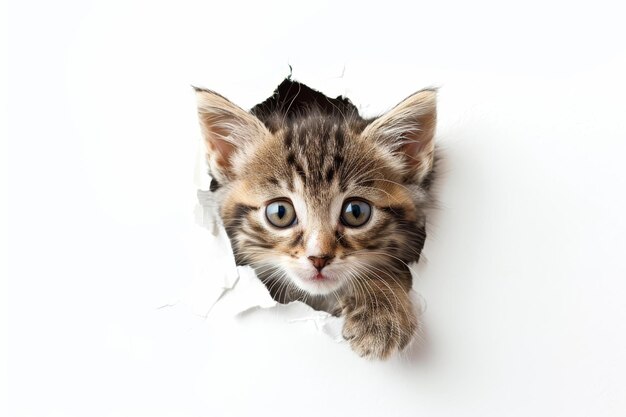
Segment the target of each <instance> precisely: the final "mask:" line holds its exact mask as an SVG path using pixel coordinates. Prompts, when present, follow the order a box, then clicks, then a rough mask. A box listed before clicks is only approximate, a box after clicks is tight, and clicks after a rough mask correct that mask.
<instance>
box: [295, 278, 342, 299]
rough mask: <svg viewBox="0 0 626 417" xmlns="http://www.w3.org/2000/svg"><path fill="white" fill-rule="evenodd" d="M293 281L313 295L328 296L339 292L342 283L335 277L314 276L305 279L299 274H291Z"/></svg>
mask: <svg viewBox="0 0 626 417" xmlns="http://www.w3.org/2000/svg"><path fill="white" fill-rule="evenodd" d="M289 276H290V278H291V280H292V281H293V282H294V284H296V285H297V286H298V288H300V289H301V290H303V291H306V292H307V293H309V294H311V295H327V294H331V293H332V292H333V291H337V290H339V288H340V287H341V285H342V283H341V281H340V280H339V279H337V278H336V277H333V276H328V275H327V276H322V277H320V276H319V275H318V276H316V275H312V276H310V277H303V276H300V275H298V274H294V273H291V274H289Z"/></svg>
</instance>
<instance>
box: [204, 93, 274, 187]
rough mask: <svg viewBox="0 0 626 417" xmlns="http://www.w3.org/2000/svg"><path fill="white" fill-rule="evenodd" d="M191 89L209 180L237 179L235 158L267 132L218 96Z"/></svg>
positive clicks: (241, 111) (251, 117)
mask: <svg viewBox="0 0 626 417" xmlns="http://www.w3.org/2000/svg"><path fill="white" fill-rule="evenodd" d="M194 89H195V90H196V96H197V100H198V116H199V118H200V127H201V129H202V135H203V136H204V141H205V143H206V151H207V160H208V163H209V169H210V170H211V176H212V177H214V178H216V180H217V181H218V182H219V183H222V182H228V181H229V180H232V179H234V178H235V177H236V176H237V163H236V161H237V155H242V154H245V153H246V152H247V151H249V150H250V146H251V145H253V144H255V143H258V142H259V141H262V140H263V139H264V138H266V137H267V136H268V135H270V132H269V131H268V130H267V128H266V127H265V125H263V123H262V122H261V121H260V120H259V119H257V118H256V117H255V116H253V115H252V114H250V113H248V112H247V111H245V110H243V109H242V108H240V107H239V106H237V105H235V104H233V103H232V102H230V101H229V100H227V99H226V98H224V97H222V96H221V95H219V94H217V93H215V92H213V91H210V90H204V89H201V88H196V87H194Z"/></svg>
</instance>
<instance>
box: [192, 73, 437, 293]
mask: <svg viewBox="0 0 626 417" xmlns="http://www.w3.org/2000/svg"><path fill="white" fill-rule="evenodd" d="M196 91H197V97H198V109H199V116H200V125H201V128H202V133H203V136H204V139H205V142H206V147H207V157H208V162H209V168H210V173H211V176H212V177H213V179H214V182H213V183H212V191H214V193H215V194H216V198H217V201H218V202H219V205H220V215H221V217H222V220H223V222H224V225H225V227H226V230H227V232H228V235H229V236H230V239H231V242H232V246H233V250H234V252H235V256H236V259H237V262H238V263H239V264H249V265H252V266H253V267H254V268H255V269H256V271H257V273H258V274H259V276H261V278H262V279H264V280H276V281H277V282H280V283H281V284H278V285H279V286H280V285H294V284H295V286H297V287H298V288H300V289H302V290H304V291H305V292H307V293H308V294H316V295H320V294H329V293H332V292H334V291H338V290H340V289H341V288H342V287H344V286H351V285H352V286H355V285H356V286H358V285H363V283H359V282H358V280H357V279H356V278H357V277H359V276H361V275H366V276H371V277H376V278H380V279H383V280H394V279H396V280H398V279H399V278H398V277H397V274H395V272H394V271H395V270H397V269H402V268H404V267H405V265H406V264H408V263H409V262H412V261H417V260H418V259H419V254H420V252H421V249H422V246H423V243H424V238H425V230H424V226H425V218H424V208H425V206H426V204H427V203H428V184H429V182H430V177H431V173H432V168H433V163H434V160H433V158H434V149H435V148H434V142H433V136H434V131H435V121H436V109H435V105H436V93H435V91H434V90H422V91H419V92H417V93H415V94H413V95H411V96H409V97H408V98H406V99H405V100H404V101H402V102H401V103H400V104H398V105H397V106H396V107H394V108H393V109H391V110H390V111H389V112H388V113H386V114H384V115H382V116H380V117H378V118H376V119H372V120H365V119H363V118H361V117H360V116H359V114H358V111H357V109H356V108H355V107H354V106H353V105H352V104H351V103H350V102H349V101H348V100H347V99H344V98H341V97H339V98H337V99H331V98H328V97H326V96H324V95H323V94H321V93H318V92H316V91H314V90H311V89H310V88H308V87H306V86H304V85H302V84H300V83H296V82H293V81H291V80H285V81H284V82H283V83H282V84H281V85H280V86H279V88H278V89H277V90H276V92H275V93H274V96H273V97H271V98H270V99H268V100H266V101H265V102H264V103H261V104H260V105H257V106H256V107H254V108H253V109H252V110H251V112H246V111H244V110H243V109H241V108H239V107H238V106H236V105H235V104H233V103H231V102H230V101H228V100H227V99H225V98H224V97H222V96H220V95H219V94H216V93H214V92H212V91H208V90H203V89H197V90H196ZM402 280H403V281H404V282H402V283H401V284H402V285H403V286H405V287H406V288H407V289H408V288H409V287H410V285H411V283H410V278H406V274H405V275H404V276H403V278H402ZM407 281H408V282H407Z"/></svg>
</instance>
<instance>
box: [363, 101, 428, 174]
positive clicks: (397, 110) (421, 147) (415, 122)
mask: <svg viewBox="0 0 626 417" xmlns="http://www.w3.org/2000/svg"><path fill="white" fill-rule="evenodd" d="M436 124H437V91H436V90H434V89H427V90H422V91H418V92H417V93H415V94H413V95H411V96H409V97H407V98H406V99H404V100H403V101H402V102H401V103H400V104H398V105H397V106H396V107H394V108H393V109H391V110H390V111H388V112H387V113H385V114H383V115H382V116H380V117H379V118H378V119H376V120H374V121H373V122H372V123H371V124H370V125H369V126H367V128H366V129H365V130H364V131H363V135H364V136H365V137H369V138H371V139H373V140H375V141H377V142H379V143H381V144H383V145H384V146H387V147H388V148H389V147H390V148H391V150H392V151H393V152H394V153H397V154H401V155H402V156H403V158H404V161H405V164H406V166H407V167H408V170H409V174H410V175H411V176H412V178H414V179H415V181H416V182H417V183H418V184H419V183H420V182H421V181H422V180H423V179H424V178H425V177H426V175H427V174H428V173H429V172H430V171H431V170H432V168H433V164H434V156H435V141H434V136H435V127H436Z"/></svg>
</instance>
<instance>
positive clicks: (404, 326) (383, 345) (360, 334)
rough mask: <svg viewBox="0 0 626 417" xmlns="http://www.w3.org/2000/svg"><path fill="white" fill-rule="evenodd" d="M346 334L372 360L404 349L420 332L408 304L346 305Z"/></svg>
mask: <svg viewBox="0 0 626 417" xmlns="http://www.w3.org/2000/svg"><path fill="white" fill-rule="evenodd" d="M343 315H344V316H345V320H346V321H345V324H344V326H343V337H344V338H345V339H346V340H347V341H348V342H349V343H350V346H351V347H352V350H354V351H355V352H356V353H357V354H359V355H360V356H362V357H365V358H368V359H387V358H388V357H389V356H391V355H392V354H393V353H395V352H397V351H400V350H402V349H403V348H405V347H406V345H407V344H408V343H409V342H410V341H411V339H412V338H413V336H414V335H415V333H416V332H417V327H418V326H417V317H416V316H415V313H414V312H413V310H412V308H411V306H410V304H408V305H404V306H401V305H400V306H398V305H396V306H390V305H388V306H377V307H376V308H373V307H372V306H358V307H355V306H354V304H352V303H349V304H346V305H345V306H344V309H343Z"/></svg>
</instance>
